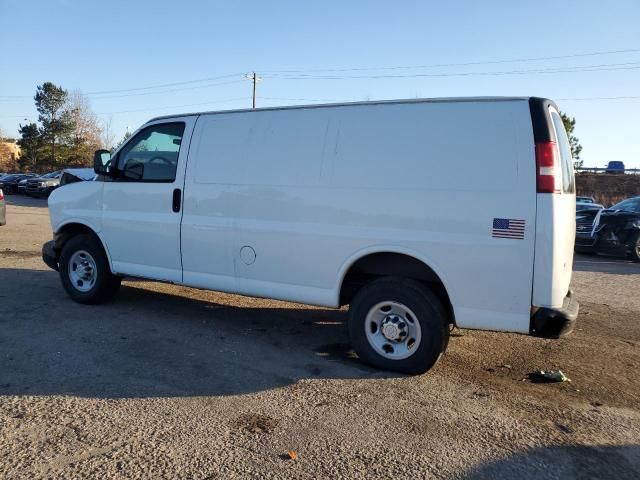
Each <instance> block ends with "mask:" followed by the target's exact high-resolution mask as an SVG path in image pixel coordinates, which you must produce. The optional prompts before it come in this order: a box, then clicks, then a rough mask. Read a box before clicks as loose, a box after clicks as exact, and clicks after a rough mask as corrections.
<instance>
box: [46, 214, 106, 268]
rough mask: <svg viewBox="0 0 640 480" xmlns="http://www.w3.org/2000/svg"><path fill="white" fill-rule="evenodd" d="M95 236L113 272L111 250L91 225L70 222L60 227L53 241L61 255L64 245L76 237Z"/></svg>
mask: <svg viewBox="0 0 640 480" xmlns="http://www.w3.org/2000/svg"><path fill="white" fill-rule="evenodd" d="M86 234H89V235H93V236H95V237H96V238H97V239H98V241H99V242H100V245H102V250H104V253H105V255H106V256H107V261H108V262H109V268H110V269H111V271H112V272H113V263H112V262H111V255H110V254H109V249H108V248H107V245H106V243H105V241H104V239H103V238H102V236H101V235H100V234H99V233H98V232H97V231H96V230H95V229H94V228H93V227H91V226H90V225H88V224H87V223H84V222H81V221H69V222H66V223H64V224H62V225H60V226H59V227H58V229H57V230H56V231H55V233H54V235H53V240H54V242H55V246H54V248H55V250H56V252H57V253H58V255H59V254H60V252H61V251H62V248H63V247H64V245H65V244H66V243H67V242H68V241H69V240H70V239H71V238H73V237H75V236H76V235H86Z"/></svg>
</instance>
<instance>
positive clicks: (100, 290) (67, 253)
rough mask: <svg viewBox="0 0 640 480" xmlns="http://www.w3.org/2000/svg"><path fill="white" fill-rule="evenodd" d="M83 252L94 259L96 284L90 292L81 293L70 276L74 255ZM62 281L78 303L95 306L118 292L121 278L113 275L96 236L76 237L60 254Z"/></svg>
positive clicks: (66, 244)
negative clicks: (70, 266)
mask: <svg viewBox="0 0 640 480" xmlns="http://www.w3.org/2000/svg"><path fill="white" fill-rule="evenodd" d="M80 250H83V251H85V252H87V253H88V254H89V255H91V257H92V258H93V261H94V262H95V267H96V268H95V271H96V274H97V276H96V278H95V283H94V284H93V286H92V287H91V289H90V290H88V291H85V292H83V291H80V290H78V288H76V286H75V285H74V284H73V281H72V279H71V277H70V274H69V262H70V260H71V258H72V257H73V255H74V254H75V253H76V252H78V251H80ZM59 265H60V269H59V271H60V280H61V281H62V286H63V287H64V289H65V291H66V292H67V294H68V295H69V296H70V297H71V298H72V299H73V300H75V301H76V302H78V303H84V304H89V305H94V304H98V303H103V302H106V301H108V300H110V299H111V298H113V297H114V295H115V294H116V293H117V292H118V289H119V288H120V281H121V278H120V277H118V276H116V275H113V274H112V273H111V269H110V267H109V261H108V260H107V256H106V255H105V253H104V250H103V248H102V244H101V243H100V240H99V239H98V238H96V237H95V235H89V234H85V235H76V236H75V237H72V238H71V239H70V240H69V241H67V243H65V245H64V247H63V248H62V252H61V253H60V260H59Z"/></svg>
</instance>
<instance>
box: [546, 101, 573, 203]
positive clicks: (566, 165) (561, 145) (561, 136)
mask: <svg viewBox="0 0 640 480" xmlns="http://www.w3.org/2000/svg"><path fill="white" fill-rule="evenodd" d="M550 113H551V120H552V121H553V127H554V129H555V131H556V139H557V141H558V149H559V150H560V163H561V168H562V191H563V192H564V193H575V192H576V185H575V177H574V174H573V157H572V156H571V146H570V145H569V139H568V138H567V132H566V131H565V129H564V124H563V123H562V118H560V115H558V112H556V111H554V110H551V112H550Z"/></svg>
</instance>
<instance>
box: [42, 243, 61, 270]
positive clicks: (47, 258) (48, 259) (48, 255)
mask: <svg viewBox="0 0 640 480" xmlns="http://www.w3.org/2000/svg"><path fill="white" fill-rule="evenodd" d="M55 245H56V244H55V242H54V241H53V240H49V241H48V242H46V243H45V244H44V245H42V261H43V262H44V263H46V264H47V266H48V267H49V268H51V269H53V270H55V271H56V272H57V271H58V253H57V252H56V250H55Z"/></svg>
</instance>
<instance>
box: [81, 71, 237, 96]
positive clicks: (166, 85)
mask: <svg viewBox="0 0 640 480" xmlns="http://www.w3.org/2000/svg"><path fill="white" fill-rule="evenodd" d="M240 75H242V74H241V73H230V74H229V75H220V76H218V77H209V78H200V79H198V80H188V81H185V82H174V83H164V84H161V85H152V86H149V87H136V88H123V89H121V90H103V91H99V92H87V95H101V94H104V93H120V92H133V91H137V90H150V89H153V88H164V87H175V86H177V85H189V84H192V83H202V82H211V81H213V80H222V79H224V78H232V77H237V76H240Z"/></svg>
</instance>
